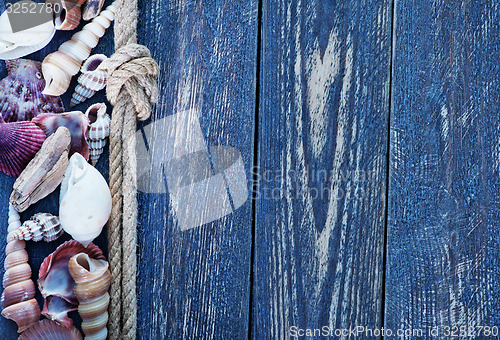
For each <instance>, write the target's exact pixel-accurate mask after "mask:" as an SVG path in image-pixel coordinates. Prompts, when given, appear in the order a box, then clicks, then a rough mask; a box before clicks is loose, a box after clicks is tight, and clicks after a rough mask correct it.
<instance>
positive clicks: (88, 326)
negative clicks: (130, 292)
mask: <svg viewBox="0 0 500 340" xmlns="http://www.w3.org/2000/svg"><path fill="white" fill-rule="evenodd" d="M108 267H109V264H108V262H106V261H104V260H95V259H92V258H90V257H89V256H88V255H87V254H85V253H80V254H77V255H75V256H73V257H72V258H71V259H70V260H69V264H68V268H69V273H70V274H71V277H73V280H75V288H74V292H75V295H76V298H77V299H78V302H79V305H78V313H79V314H80V317H81V318H82V321H83V322H82V330H83V333H85V339H93V340H99V339H102V340H104V339H106V337H107V335H108V330H107V328H106V325H107V323H108V312H107V310H108V305H109V294H108V289H109V285H110V283H111V273H110V271H109V268H108Z"/></svg>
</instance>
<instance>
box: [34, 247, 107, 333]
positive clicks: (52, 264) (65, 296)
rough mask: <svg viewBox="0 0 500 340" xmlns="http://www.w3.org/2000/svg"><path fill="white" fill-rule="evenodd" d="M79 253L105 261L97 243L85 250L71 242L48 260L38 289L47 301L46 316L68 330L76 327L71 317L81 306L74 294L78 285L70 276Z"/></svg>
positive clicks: (44, 263) (45, 302) (44, 265)
mask: <svg viewBox="0 0 500 340" xmlns="http://www.w3.org/2000/svg"><path fill="white" fill-rule="evenodd" d="M78 253H86V254H88V255H89V256H90V257H91V258H94V259H99V260H104V259H105V258H104V255H103V254H102V251H101V250H100V249H99V248H98V247H97V246H96V245H94V244H93V243H91V244H89V246H88V247H87V248H85V247H83V246H82V245H81V244H80V243H78V242H77V241H75V240H71V241H67V242H65V243H63V244H62V245H60V246H59V247H58V248H57V249H56V250H55V251H54V252H53V253H52V254H50V255H49V256H47V257H46V258H45V260H44V261H43V263H42V265H41V266H40V271H39V278H38V288H39V290H40V292H41V293H42V296H43V297H44V306H43V310H42V314H43V315H44V316H46V317H47V318H49V319H51V320H54V321H57V322H59V323H61V324H63V325H65V326H67V327H69V326H71V325H72V324H73V322H72V321H71V319H70V318H69V317H68V315H67V314H68V312H70V311H74V310H76V309H77V305H78V300H77V299H76V296H75V293H74V286H75V281H74V280H73V278H72V277H71V275H70V274H69V270H68V263H69V260H70V259H71V258H72V257H73V256H75V255H76V254H78Z"/></svg>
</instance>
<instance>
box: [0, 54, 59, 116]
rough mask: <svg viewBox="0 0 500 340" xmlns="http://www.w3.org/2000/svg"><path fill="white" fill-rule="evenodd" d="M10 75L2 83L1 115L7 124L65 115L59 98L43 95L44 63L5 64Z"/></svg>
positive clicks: (0, 89)
mask: <svg viewBox="0 0 500 340" xmlns="http://www.w3.org/2000/svg"><path fill="white" fill-rule="evenodd" d="M6 66H7V71H8V75H7V77H5V78H4V79H2V80H1V81H0V113H1V115H2V118H3V120H4V121H5V122H7V123H10V122H16V121H20V120H31V119H33V117H36V116H37V115H38V114H40V113H46V112H47V113H61V112H64V111H65V110H64V105H63V103H62V101H61V98H59V97H53V96H47V95H44V94H42V89H43V88H44V87H45V79H43V76H42V63H40V62H38V61H32V60H26V59H18V60H8V61H7V62H6Z"/></svg>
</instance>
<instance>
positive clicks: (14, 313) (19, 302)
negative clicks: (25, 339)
mask: <svg viewBox="0 0 500 340" xmlns="http://www.w3.org/2000/svg"><path fill="white" fill-rule="evenodd" d="M25 247H26V242H24V241H19V240H13V241H10V242H9V243H7V246H6V247H5V254H6V257H5V261H4V268H5V274H4V277H3V287H4V291H3V293H2V297H1V302H2V308H3V310H2V316H3V317H5V318H7V319H10V320H13V321H15V322H16V323H17V326H18V327H19V330H18V332H19V333H21V332H22V331H24V330H25V329H26V328H28V327H29V326H31V325H32V324H34V323H35V322H37V321H38V320H39V319H40V307H39V306H38V303H37V302H36V300H35V292H36V290H35V284H34V283H33V281H32V280H31V268H30V266H29V265H28V253H27V252H26V249H25Z"/></svg>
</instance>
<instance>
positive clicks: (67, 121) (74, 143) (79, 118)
mask: <svg viewBox="0 0 500 340" xmlns="http://www.w3.org/2000/svg"><path fill="white" fill-rule="evenodd" d="M33 123H35V124H36V125H38V126H39V127H40V128H41V129H42V130H43V132H45V134H46V135H47V136H50V135H51V134H53V133H54V132H56V130H57V128H59V127H61V126H64V127H66V128H67V129H68V130H69V132H70V134H71V148H70V151H69V155H70V156H71V155H72V154H74V153H75V152H78V153H80V154H81V155H82V156H83V157H85V159H88V158H89V147H88V144H87V136H86V133H87V130H88V126H89V119H88V118H87V116H85V115H84V114H83V113H82V112H80V111H72V112H66V113H62V114H51V113H43V114H41V115H38V116H37V117H35V118H34V119H33Z"/></svg>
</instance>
